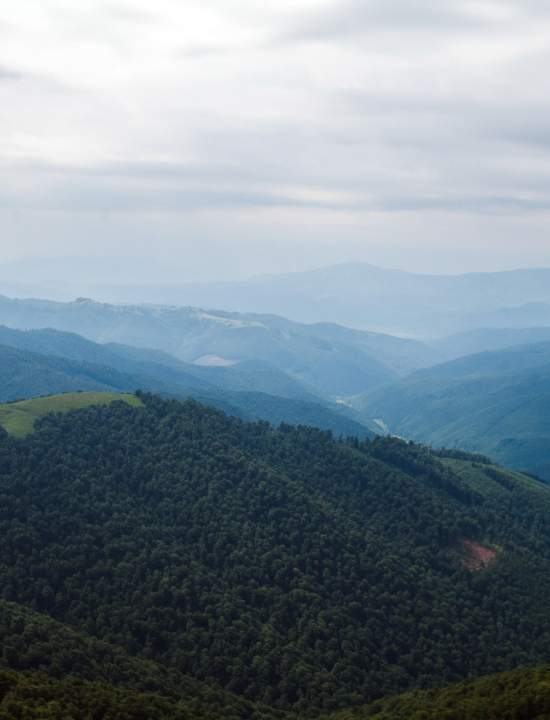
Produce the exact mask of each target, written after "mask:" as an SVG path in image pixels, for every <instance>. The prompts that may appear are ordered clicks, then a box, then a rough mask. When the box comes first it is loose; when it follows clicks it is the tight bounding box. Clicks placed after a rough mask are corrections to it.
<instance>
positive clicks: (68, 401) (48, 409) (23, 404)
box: [0, 392, 142, 437]
mask: <svg viewBox="0 0 550 720" xmlns="http://www.w3.org/2000/svg"><path fill="white" fill-rule="evenodd" d="M115 400H122V401H124V402H126V403H128V404H129V405H133V406H134V407H139V406H140V405H141V404H142V403H141V400H140V399H139V398H137V397H136V396H135V395H130V394H125V393H107V392H86V393H65V394H63V395H51V396H48V397H41V398H36V399H33V400H21V401H20V402H15V403H7V404H5V405H0V426H1V427H3V428H4V430H6V431H7V432H8V433H10V435H15V436H16V437H24V436H25V435H28V434H29V433H30V432H32V430H33V428H34V423H35V422H36V420H38V418H41V417H43V416H44V415H47V414H48V413H56V412H70V411H71V410H80V409H82V408H85V407H89V406H90V405H109V404H110V403H112V402H114V401H115Z"/></svg>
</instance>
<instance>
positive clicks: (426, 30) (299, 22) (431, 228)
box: [0, 0, 550, 270]
mask: <svg viewBox="0 0 550 720" xmlns="http://www.w3.org/2000/svg"><path fill="white" fill-rule="evenodd" d="M5 5H6V6H9V12H6V13H5V14H6V19H5V20H3V21H2V22H0V35H1V39H2V42H1V43H0V206H1V207H3V208H4V209H5V211H14V212H18V213H25V212H29V213H30V212H33V213H37V212H38V213H42V215H43V222H42V228H43V232H44V234H45V238H48V237H51V236H53V233H55V232H56V227H57V223H58V220H56V222H55V223H54V222H53V220H51V218H52V213H55V214H56V217H57V218H58V216H59V213H61V214H62V213H64V212H65V213H67V217H69V216H70V217H71V218H72V219H73V221H74V218H75V217H78V216H79V213H80V218H81V219H80V220H79V223H80V224H85V223H87V222H91V221H90V219H89V217H88V216H89V213H104V212H109V213H117V212H118V213H123V214H125V215H128V214H130V215H131V214H135V215H139V214H140V213H154V214H155V218H156V220H155V223H156V225H155V223H148V225H147V226H148V228H149V230H150V232H151V234H152V235H155V240H154V246H155V250H156V251H159V252H162V251H163V250H162V248H163V247H164V248H165V251H166V252H169V250H168V248H170V252H173V248H174V243H175V242H176V241H175V240H174V238H177V237H178V233H179V232H181V227H182V224H185V223H187V224H188V225H189V226H191V225H192V227H193V232H194V234H195V237H197V238H199V239H200V238H201V237H205V238H206V237H208V238H210V239H212V238H213V237H214V236H215V234H216V233H219V237H216V238H215V242H216V243H222V244H223V242H224V237H225V238H232V240H231V242H234V243H235V242H238V237H239V236H241V237H242V234H243V227H244V226H246V218H248V219H249V228H250V229H251V231H253V233H254V234H255V236H256V247H258V248H264V249H259V250H258V251H257V253H258V256H257V259H256V260H257V265H258V269H259V270H265V269H266V268H265V267H264V266H263V264H262V263H264V260H265V258H266V257H271V256H272V255H273V252H275V251H276V247H274V246H273V245H272V246H271V247H270V249H269V252H266V251H265V245H266V244H268V243H274V242H276V240H274V237H273V228H279V233H280V234H284V235H285V237H286V240H285V243H286V244H288V242H290V241H291V239H292V241H293V242H294V243H295V244H296V243H299V242H301V240H300V237H301V235H308V236H309V235H311V236H312V237H314V236H315V234H317V236H318V237H319V238H321V237H322V238H323V240H322V241H321V240H319V242H322V243H324V245H323V246H324V247H325V246H326V247H328V246H329V245H330V233H332V237H333V244H334V248H336V250H335V251H334V254H335V256H336V254H337V252H338V248H341V251H340V252H341V253H342V255H343V256H344V255H345V254H346V253H348V254H349V253H351V254H355V255H358V254H360V252H363V255H364V258H365V259H369V257H370V256H369V253H371V252H372V253H375V254H376V253H378V252H379V246H378V245H377V244H376V242H375V240H374V239H373V236H372V233H371V227H372V223H371V220H372V216H371V215H370V214H371V213H373V212H374V213H380V216H378V215H377V218H378V217H379V218H380V219H377V222H376V228H377V230H376V232H377V233H378V235H379V236H383V237H384V238H388V237H389V236H390V235H391V232H392V231H394V232H397V233H398V234H401V235H403V238H404V237H405V236H406V235H407V233H408V231H407V230H406V224H405V223H404V222H403V220H402V218H401V213H402V212H403V211H409V213H415V217H417V216H418V217H420V218H421V219H422V223H421V224H420V225H419V224H418V222H417V221H416V220H415V222H414V223H412V222H411V227H413V226H414V227H415V232H418V233H419V234H418V237H417V238H416V243H417V247H418V252H419V253H420V254H422V253H423V252H424V254H425V255H426V256H427V255H429V254H431V253H433V252H434V247H436V248H437V247H440V246H441V245H442V242H443V241H439V240H438V233H439V232H440V223H439V221H438V222H436V221H435V220H434V218H435V214H436V213H437V214H438V216H439V214H441V213H443V214H445V213H446V214H447V215H448V217H449V222H454V221H455V220H454V219H456V217H457V216H459V215H460V214H461V213H462V214H464V222H463V223H462V225H463V226H464V227H466V226H469V223H470V220H466V218H471V217H472V216H474V217H475V216H476V214H477V215H479V216H487V218H488V222H487V223H486V222H485V221H483V228H484V233H488V238H489V239H488V241H487V242H488V243H489V244H488V245H487V243H485V245H484V247H485V246H487V248H490V247H495V246H496V245H497V244H498V243H499V242H502V238H503V235H502V229H501V224H500V223H497V221H496V220H495V217H497V216H499V215H502V216H503V217H509V216H510V215H513V216H514V217H515V218H516V219H515V220H514V227H515V228H517V229H518V232H519V233H521V234H522V235H523V239H522V242H523V243H524V244H525V251H526V252H529V247H530V245H529V237H528V235H527V233H528V232H529V231H530V230H529V229H530V228H532V227H533V223H534V225H536V227H537V228H539V227H540V226H541V223H542V222H543V221H542V220H541V217H542V216H541V213H544V212H546V210H547V209H548V207H549V204H550V199H549V198H550V192H549V190H550V133H549V132H548V129H547V123H546V118H547V117H548V114H549V112H550V73H549V72H548V68H549V67H550V54H549V51H548V42H547V38H548V37H549V31H550V8H547V7H546V6H545V4H543V3H539V2H535V0H533V1H529V0H527V1H525V0H524V1H523V2H519V1H518V2H516V1H515V0H502V1H499V2H496V1H495V2H490V1H489V0H477V1H476V0H440V1H439V2H437V3H434V2H433V0H406V1H405V0H393V1H390V0H345V1H342V0H340V1H338V2H337V1H335V0H334V1H333V0H292V1H291V0H279V2H275V0H261V1H260V0H210V1H207V0H202V2H199V1H198V0H185V1H184V2H181V1H180V0H160V1H159V2H157V3H155V4H154V5H152V4H151V3H150V2H145V1H144V0H132V1H131V2H130V0H126V1H124V2H123V1H120V0H109V1H106V2H97V1H96V0H77V1H76V2H75V1H74V0H73V1H72V2H69V0H26V2H24V3H15V2H10V0H7V2H6V3H5ZM262 209H263V210H264V212H262ZM209 212H210V213H212V214H215V216H216V221H215V222H210V221H209V220H208V213H209ZM396 213H398V214H399V216H400V219H399V221H396V220H395V218H393V219H392V215H395V214H396ZM327 214H328V215H329V216H330V218H331V219H330V223H328V226H329V227H330V233H329V234H328V235H327V216H328V215H327ZM472 214H473V215H472ZM178 215H181V216H182V218H177V217H176V216H178ZM191 215H193V217H192V218H191ZM406 215H407V213H405V216H406ZM531 216H533V217H534V218H535V220H533V221H531V220H529V218H531ZM161 217H162V218H163V219H162V221H161V220H160V218H161ZM289 217H291V218H292V222H290V221H289ZM184 218H187V219H186V220H185V219H184ZM536 218H538V219H536ZM491 221H492V225H491ZM136 222H137V224H139V220H138V221H136ZM292 223H294V227H296V228H297V231H296V232H293V231H292V227H293V225H292ZM384 223H386V225H385V228H386V230H384V229H383V228H384ZM304 226H307V228H308V232H307V233H304V232H303V228H304ZM351 226H353V228H354V230H353V232H351V230H350V227H351ZM154 227H157V228H158V233H155V232H154ZM214 227H215V229H213V228H214ZM361 227H363V228H364V240H363V244H362V246H361V244H360V243H359V241H358V237H359V235H360V228H361ZM419 227H422V231H420V230H419V229H418V228H419ZM491 227H494V234H493V235H492V231H491ZM522 227H524V228H525V230H524V231H522V230H521V228H522ZM120 228H121V230H120V232H122V233H123V235H121V236H120V242H121V243H124V242H126V241H127V242H128V246H129V247H130V246H131V244H132V236H131V232H135V226H134V225H133V224H132V223H127V222H123V223H121V225H120ZM130 228H134V230H131V229H130ZM0 229H1V228H0ZM13 232H14V230H13V223H10V224H9V225H8V226H7V228H6V233H4V235H3V237H4V238H7V240H4V241H1V242H5V243H8V242H11V237H12V236H10V235H9V233H13ZM33 232H34V231H33ZM25 233H26V231H20V232H19V235H18V246H19V247H20V248H21V252H27V253H34V252H36V242H35V240H32V239H31V233H30V231H29V234H28V235H26V234H25ZM124 233H127V235H124ZM80 236H81V237H82V238H84V237H88V234H87V233H81V234H80ZM539 236H540V232H539V230H537V232H536V233H534V234H533V240H532V243H531V247H532V249H533V262H535V261H536V262H539V261H540V243H539V239H538V238H539ZM33 237H34V235H33ZM510 241H511V240H510V239H509V238H508V239H507V242H510ZM90 242H91V241H90V240H86V241H84V240H81V243H82V252H84V253H85V252H88V251H89V249H90ZM228 242H229V240H228ZM304 242H305V241H304ZM400 242H401V241H400V240H399V238H397V239H396V240H395V242H394V245H395V244H397V245H399V243H400ZM403 242H405V240H404V239H403ZM407 242H408V239H407ZM26 243H27V245H26ZM346 243H347V244H346ZM386 243H389V241H388V240H386ZM491 243H492V244H491ZM176 244H177V243H176ZM183 244H184V243H183V241H182V246H183ZM401 244H403V243H401ZM199 246H200V242H199ZM242 247H243V251H244V248H245V245H243V246H242ZM304 247H306V246H305V245H304ZM311 247H312V245H311V241H308V245H307V248H308V250H307V252H310V249H311ZM360 247H362V248H363V250H360V249H358V248H360ZM388 247H389V244H388ZM25 248H27V249H26V250H25ZM186 248H187V250H186V251H185V252H186V253H188V252H189V250H188V245H187V246H186ZM377 248H378V249H377ZM422 248H425V250H423V249H422ZM246 251H247V252H249V251H251V246H250V244H246ZM6 252H7V251H6ZM10 252H11V251H10ZM199 252H200V247H199V249H197V250H196V251H195V255H196V254H197V253H199ZM286 252H287V251H285V253H286ZM307 252H306V250H304V251H303V252H302V251H300V254H301V255H303V256H304V257H305V256H306V255H307ZM484 252H485V250H484ZM487 252H489V250H487ZM182 253H183V250H182ZM329 254H330V253H329ZM445 257H447V254H445ZM0 259H1V258H0ZM335 259H337V258H336V257H335ZM549 259H550V251H549ZM197 262H198V261H197ZM247 262H248V263H249V264H250V265H252V266H253V265H254V261H253V260H250V261H247ZM447 262H448V261H447V260H444V261H443V260H442V265H445V266H446V264H447ZM309 264H310V265H315V264H318V263H317V262H316V261H315V260H312V261H311V262H310V263H309Z"/></svg>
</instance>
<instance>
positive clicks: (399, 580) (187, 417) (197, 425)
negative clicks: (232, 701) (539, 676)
mask: <svg viewBox="0 0 550 720" xmlns="http://www.w3.org/2000/svg"><path fill="white" fill-rule="evenodd" d="M141 400H142V402H143V403H144V407H141V408H132V407H130V406H129V405H128V404H126V403H123V402H115V403H112V404H111V405H109V406H103V407H99V406H93V407H89V408H86V409H82V410H79V411H76V412H71V413H68V414H57V415H51V416H47V417H45V418H43V419H41V420H38V422H37V425H36V431H35V432H34V433H32V434H30V435H28V436H27V437H25V438H22V439H16V438H13V437H11V436H9V435H8V434H6V433H3V432H2V433H0V537H1V549H2V553H1V559H0V592H1V595H2V597H3V598H4V599H5V600H6V601H9V602H12V603H17V604H19V605H21V606H23V607H26V608H29V609H32V610H33V611H35V612H38V613H40V614H42V615H44V616H49V617H51V618H53V619H55V620H56V621H57V622H59V623H61V624H63V625H68V626H70V627H71V628H73V629H74V630H76V631H78V632H81V633H83V634H85V635H86V636H87V637H90V638H92V639H95V640H97V641H98V642H104V643H107V644H109V646H114V647H117V648H120V649H121V650H122V651H124V652H125V653H127V654H128V655H130V656H132V657H135V658H140V659H142V660H144V661H147V662H151V663H154V664H156V665H158V666H159V667H161V668H164V669H165V670H166V672H175V673H181V674H183V675H185V676H187V677H191V678H194V679H195V680H196V681H200V682H205V683H207V684H209V685H212V686H214V687H219V688H223V689H224V690H225V691H227V692H229V693H232V694H233V695H238V696H240V697H242V698H244V699H245V700H246V701H247V702H253V703H263V704H264V705H268V706H271V707H272V708H278V709H279V710H284V711H293V712H298V713H305V714H311V713H314V714H319V713H321V712H329V711H332V710H336V709H338V708H347V707H350V706H353V705H359V704H361V703H365V702H369V701H372V700H375V699H376V698H378V697H381V696H383V695H390V694H394V693H397V692H400V691H402V690H406V689H409V688H413V687H431V686H436V685H442V684H445V683H450V682H454V681H459V680H462V679H465V678H468V677H473V676H478V675H482V674H486V673H488V672H498V671H501V670H507V669H510V668H513V667H515V666H518V665H525V664H535V663H541V662H544V661H547V660H548V647H550V644H549V643H550V628H549V627H548V622H547V618H548V613H549V611H550V563H549V560H548V558H549V557H550V527H549V518H550V490H549V489H548V488H547V487H546V486H544V485H543V484H541V483H538V482H537V481H535V480H531V479H529V478H527V477H525V476H523V475H520V474H516V473H510V472H506V471H504V470H501V469H499V468H496V467H495V466H492V465H490V464H487V462H486V461H484V460H483V459H480V458H477V457H475V456H474V457H472V458H469V456H465V457H466V459H464V458H462V459H460V458H458V459H457V458H456V457H445V456H439V457H438V456H435V455H433V454H430V453H429V452H428V451H427V450H425V449H423V448H422V447H419V446H416V445H413V444H409V443H405V442H403V441H400V440H397V439H387V438H386V439H383V438H377V439H375V440H372V441H364V442H361V441H359V440H357V439H350V440H348V441H346V440H342V441H338V440H335V439H334V438H333V437H332V436H331V434H330V433H328V432H323V431H320V430H315V429H313V428H308V427H292V426H289V425H282V426H281V427H280V428H279V429H278V430H274V429H273V428H272V427H271V426H270V425H268V424H267V423H263V422H258V423H245V422H242V421H239V420H237V419H234V418H229V417H227V416H225V415H223V413H221V412H219V411H216V410H213V409H209V408H206V407H204V406H202V405H200V404H198V403H196V402H193V401H188V402H185V403H181V402H177V401H170V400H162V399H160V398H158V397H155V396H149V395H142V397H141ZM441 455H443V454H441ZM451 455H453V454H452V453H451ZM476 549H478V550H479V549H481V550H480V552H481V551H483V552H484V553H486V554H488V555H482V557H485V556H487V557H489V560H488V561H487V563H486V564H483V563H481V565H480V564H479V563H478V562H477V561H476V558H473V557H472V553H475V552H477V550H476ZM10 632H12V633H13V630H12V631H10ZM15 635H17V633H15ZM8 640H9V636H6V637H5V643H7V641H8ZM8 644H9V643H8ZM11 645H13V646H14V647H15V650H14V651H13V653H12V654H11V656H10V657H8V658H7V659H5V662H7V664H8V665H10V666H12V667H14V668H16V667H18V665H17V663H18V651H17V643H15V642H14V643H11ZM43 663H44V660H43V659H42V660H40V659H36V661H35V663H34V664H33V662H32V661H30V662H27V665H26V666H25V667H23V668H20V669H26V670H30V669H32V667H38V668H40V667H41V666H42V664H43ZM46 664H47V663H46ZM135 689H136V691H138V690H140V689H141V688H139V687H138V688H135Z"/></svg>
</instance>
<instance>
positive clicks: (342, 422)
mask: <svg viewBox="0 0 550 720" xmlns="http://www.w3.org/2000/svg"><path fill="white" fill-rule="evenodd" d="M0 342H9V343H10V344H11V346H7V345H0V381H1V382H0V402H11V401H14V400H20V399H23V398H33V397H36V396H39V395H52V394H56V393H68V392H76V391H118V392H134V391H135V390H137V389H144V390H152V391H155V392H159V393H162V394H163V395H170V396H174V397H180V398H181V397H195V398H197V399H201V400H204V401H205V402H208V403H209V404H211V405H215V406H216V407H219V408H221V409H222V410H224V411H225V412H228V413H230V414H232V415H236V416H238V417H241V418H243V419H248V420H254V419H262V420H267V421H268V422H271V423H274V424H279V423H281V422H287V423H294V424H298V425H299V424H306V425H315V426H317V427H319V428H321V429H324V430H332V431H333V432H334V433H336V434H337V435H356V436H358V437H364V436H365V435H370V434H371V432H370V431H369V430H368V429H367V428H366V427H365V425H364V424H363V422H362V421H361V420H360V418H359V416H358V415H357V414H356V413H354V411H353V410H351V409H349V408H346V407H344V406H341V405H336V404H332V403H324V402H323V400H321V399H320V398H316V397H315V396H313V395H311V394H308V393H307V392H306V390H305V389H304V388H303V387H302V386H301V385H300V384H299V383H297V382H295V381H293V380H291V379H290V378H288V377H287V376H286V375H284V374H283V373H281V372H278V371H276V370H274V369H272V368H269V367H263V366H260V367H256V366H253V367H250V366H249V364H246V367H245V368H243V369H240V366H236V367H235V369H233V368H231V369H230V370H231V371H233V370H234V373H235V374H234V376H233V374H232V373H229V370H228V371H227V372H228V373H229V374H230V375H232V377H230V378H229V379H228V377H227V373H224V372H218V369H217V368H212V369H210V368H195V367H194V366H188V367H189V369H190V370H191V371H192V372H193V374H191V373H189V372H186V370H185V368H186V367H187V366H185V364H184V363H179V362H178V361H177V360H175V359H174V358H172V359H170V358H169V357H168V356H166V358H167V359H166V362H168V363H169V364H168V365H164V364H162V363H160V362H146V361H145V360H144V358H145V357H147V356H148V355H149V353H148V352H147V351H140V350H137V351H136V358H135V359H133V355H132V353H133V350H132V348H118V347H116V346H112V347H111V348H105V347H104V346H102V345H98V344H96V343H92V342H91V341H89V340H85V339H84V338H81V337H79V336H78V335H75V334H73V333H62V332H59V331H52V330H37V331H27V332H23V331H19V330H13V329H8V328H0ZM29 347H36V348H40V349H42V350H44V351H47V352H48V353H49V354H47V355H45V354H40V353H36V352H30V351H29V350H27V349H25V350H23V349H20V348H29ZM54 352H55V353H56V354H53V353H54ZM150 355H151V356H152V357H153V358H154V359H155V360H159V359H162V360H163V361H164V360H165V356H162V355H161V354H160V353H150ZM69 358H71V359H69ZM82 358H93V359H95V360H96V361H101V364H98V363H97V362H93V363H92V362H88V361H86V360H84V359H82ZM109 363H112V364H113V365H114V367H112V366H111V365H110V364H109ZM195 370H196V374H195ZM221 370H223V369H221ZM206 377H208V378H209V379H208V380H207V379H206ZM211 381H212V382H211ZM218 383H219V384H218ZM232 387H241V388H247V389H246V390H244V389H242V390H232V389H230V388H232ZM228 388H229V389H228ZM254 388H266V389H267V390H271V391H272V392H275V391H277V392H280V393H281V394H282V395H283V396H275V395H272V394H271V393H270V392H261V391H257V390H255V389H254Z"/></svg>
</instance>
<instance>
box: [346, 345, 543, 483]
mask: <svg viewBox="0 0 550 720" xmlns="http://www.w3.org/2000/svg"><path fill="white" fill-rule="evenodd" d="M354 405H355V407H356V408H357V409H360V410H362V411H363V412H364V413H367V414H369V415H370V417H371V418H376V419H378V420H379V421H380V425H381V427H384V428H385V429H387V430H388V431H389V432H391V433H393V434H397V435H401V436H404V437H408V438H411V439H414V440H418V441H421V442H425V443H429V444H432V445H434V446H437V447H439V446H446V447H461V448H463V449H466V450H471V451H476V452H482V453H485V454H487V455H489V456H490V457H492V458H494V459H495V460H497V461H498V462H502V463H503V464H506V465H508V466H510V467H513V468H518V469H523V470H528V471H530V472H533V473H535V474H537V475H540V476H541V477H543V478H545V479H547V480H550V461H549V458H550V410H549V408H550V343H547V342H546V343H536V344H534V345H527V346H517V347H516V346H514V347H511V348H507V349H504V350H499V351H496V352H487V353H480V354H476V355H471V356H467V357H463V358H459V359H457V360H453V361H451V362H448V363H443V364H441V365H437V366H435V367H433V368H430V369H428V370H423V371H419V372H417V373H414V374H412V375H411V376H409V377H408V378H406V379H404V380H403V381H401V382H399V383H397V384H394V385H390V386H387V387H384V388H381V389H379V390H377V391H374V392H373V393H370V394H367V395H366V396H363V397H361V398H356V399H355V400H354Z"/></svg>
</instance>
